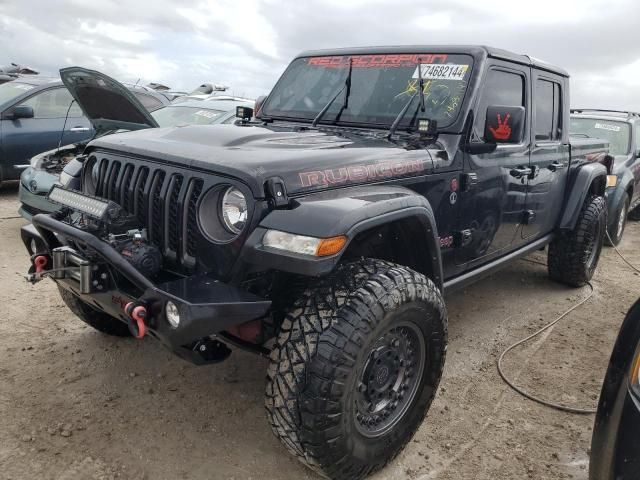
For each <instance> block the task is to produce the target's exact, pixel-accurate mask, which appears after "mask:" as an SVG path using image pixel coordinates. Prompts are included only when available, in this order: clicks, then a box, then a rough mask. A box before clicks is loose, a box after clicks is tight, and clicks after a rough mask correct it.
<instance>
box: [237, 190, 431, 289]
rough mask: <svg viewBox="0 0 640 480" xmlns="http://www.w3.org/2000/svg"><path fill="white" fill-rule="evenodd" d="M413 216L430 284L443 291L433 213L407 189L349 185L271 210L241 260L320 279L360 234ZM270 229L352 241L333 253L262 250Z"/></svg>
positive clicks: (255, 232) (338, 260) (262, 268)
mask: <svg viewBox="0 0 640 480" xmlns="http://www.w3.org/2000/svg"><path fill="white" fill-rule="evenodd" d="M409 217H414V218H416V220H417V221H418V222H420V224H421V227H422V229H421V232H423V233H424V238H425V239H426V243H427V244H426V245H424V248H427V249H428V251H429V253H430V255H429V256H428V258H429V261H430V265H429V269H430V271H431V272H433V277H434V278H432V280H433V281H434V282H435V283H436V285H437V286H438V287H440V288H441V287H442V282H443V279H442V278H443V277H442V257H441V252H440V242H439V238H438V230H437V227H436V221H435V215H434V213H433V209H432V208H431V205H430V204H429V202H428V200H427V199H426V198H425V197H423V196H422V195H419V194H417V193H415V192H413V191H412V190H409V189H407V188H404V187H397V186H382V185H373V186H366V187H348V188H342V189H337V190H331V191H326V192H320V193H316V194H310V195H308V196H305V197H301V198H297V199H293V200H292V208H291V209H286V210H284V209H283V210H273V211H272V212H270V213H269V214H268V215H267V216H266V217H265V218H263V219H262V221H261V222H260V224H259V225H258V227H257V228H256V229H255V230H254V231H253V232H252V233H251V235H250V236H249V238H248V239H247V241H246V243H245V245H244V247H243V252H242V258H243V259H244V261H245V262H246V263H248V264H249V265H250V266H252V267H253V268H254V269H257V270H267V269H275V270H280V271H285V272H290V273H296V274H300V275H306V276H322V275H326V274H328V273H330V272H331V271H333V269H334V268H335V266H336V265H337V264H338V263H339V262H340V259H341V257H342V255H343V254H344V252H345V251H346V250H347V249H348V248H349V244H350V243H351V241H352V240H353V239H354V238H355V237H356V235H358V234H359V233H360V232H364V231H366V230H369V229H371V228H374V227H377V226H380V225H384V224H386V223H389V222H393V221H395V220H400V219H404V218H409ZM270 229H273V230H280V231H283V232H287V233H292V234H297V235H305V236H310V237H316V238H329V237H335V236H338V235H346V236H347V238H348V241H347V244H346V245H345V247H344V248H343V249H342V250H341V251H340V252H339V253H337V254H335V255H331V256H327V257H311V256H309V255H300V254H295V253H290V252H286V251H284V250H275V249H272V248H265V247H263V245H262V238H263V237H264V234H265V233H266V231H267V230H270Z"/></svg>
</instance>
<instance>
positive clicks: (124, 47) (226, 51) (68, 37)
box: [0, 0, 640, 110]
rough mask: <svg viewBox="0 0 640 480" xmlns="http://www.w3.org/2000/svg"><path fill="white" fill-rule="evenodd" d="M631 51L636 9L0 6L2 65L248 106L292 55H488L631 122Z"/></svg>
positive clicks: (639, 55) (639, 69) (515, 4)
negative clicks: (509, 59)
mask: <svg viewBox="0 0 640 480" xmlns="http://www.w3.org/2000/svg"><path fill="white" fill-rule="evenodd" d="M521 4H522V5H525V4H526V6H520V5H521ZM54 5H55V7H54ZM639 40H640V2H638V1H637V0H610V1H608V2H602V1H592V0H576V1H574V0H537V1H535V2H519V1H518V0H483V1H482V2H479V1H476V0H385V1H378V0H297V1H289V0H280V1H275V0H215V1H213V0H211V1H191V0H181V1H180V2H177V1H170V0H152V1H151V0H136V1H124V0H97V1H87V0H67V1H65V2H52V1H50V0H22V1H20V0H0V65H4V64H7V63H9V62H12V61H13V62H17V63H21V64H24V65H28V66H31V67H34V68H36V69H40V70H41V71H42V72H43V73H51V74H55V73H57V70H58V69H59V68H60V67H63V66H70V65H80V66H85V67H89V68H94V69H98V70H101V71H103V72H105V73H107V74H109V75H112V76H114V77H115V78H117V79H119V80H123V81H136V80H137V79H139V78H140V79H141V81H143V82H149V81H156V82H161V83H165V84H167V85H170V86H171V87H173V88H175V89H181V90H191V89H193V88H194V87H196V86H197V85H199V84H201V83H203V82H215V83H224V84H227V85H229V86H231V87H232V88H233V90H234V93H235V94H245V95H250V96H257V95H260V94H263V93H267V92H268V91H269V90H270V88H271V87H272V86H273V84H274V82H275V81H276V80H277V78H278V76H279V75H280V73H281V72H282V70H283V69H284V68H285V67H286V65H287V63H288V62H289V61H290V59H291V57H292V56H293V55H295V54H296V53H298V52H300V51H301V50H306V49H316V48H326V47H344V46H361V45H399V44H447V43H455V44H487V45H491V46H495V47H501V48H505V49H508V50H512V51H515V52H518V53H526V54H529V55H531V56H534V57H538V58H541V59H544V60H546V61H549V62H551V63H555V64H558V65H560V66H562V67H564V68H565V69H566V70H568V71H569V73H570V74H571V77H572V105H573V106H589V107H609V108H624V109H635V110H640V88H638V86H639V84H640V41H639Z"/></svg>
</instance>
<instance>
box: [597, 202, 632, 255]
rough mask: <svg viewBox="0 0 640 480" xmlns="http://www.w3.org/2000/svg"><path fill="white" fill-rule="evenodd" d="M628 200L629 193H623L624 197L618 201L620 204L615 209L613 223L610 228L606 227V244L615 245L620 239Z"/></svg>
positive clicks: (625, 222)
mask: <svg viewBox="0 0 640 480" xmlns="http://www.w3.org/2000/svg"><path fill="white" fill-rule="evenodd" d="M630 202H631V201H630V199H629V195H626V194H625V196H624V198H623V199H622V200H621V201H620V205H619V206H618V208H617V209H616V215H615V220H614V223H613V225H611V228H607V234H608V236H606V237H605V239H604V241H605V243H606V244H607V245H609V246H616V245H618V244H619V243H620V242H621V241H622V235H623V234H624V228H625V226H626V224H627V214H628V213H629V203H630Z"/></svg>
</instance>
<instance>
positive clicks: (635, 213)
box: [628, 205, 640, 221]
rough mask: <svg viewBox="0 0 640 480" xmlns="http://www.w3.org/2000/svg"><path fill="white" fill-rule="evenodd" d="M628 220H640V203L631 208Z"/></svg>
mask: <svg viewBox="0 0 640 480" xmlns="http://www.w3.org/2000/svg"><path fill="white" fill-rule="evenodd" d="M628 218H629V220H633V221H638V220H640V205H638V206H637V207H635V208H634V209H633V210H631V211H630V212H629V215H628Z"/></svg>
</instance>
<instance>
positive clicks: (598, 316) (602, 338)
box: [0, 185, 640, 480]
mask: <svg viewBox="0 0 640 480" xmlns="http://www.w3.org/2000/svg"><path fill="white" fill-rule="evenodd" d="M16 197H17V193H16V187H15V185H13V186H9V187H7V186H5V187H4V188H3V189H2V190H0V217H1V218H2V219H1V220H0V245H2V248H1V251H0V282H1V283H0V305H1V306H2V309H3V313H4V314H3V315H2V317H1V318H0V420H1V422H2V427H1V428H0V479H3V480H4V479H32V478H42V479H50V478H51V479H65V480H66V479H103V478H104V479H108V478H127V479H128V478H132V479H232V478H233V479H251V478H252V479H296V480H299V479H317V478H319V477H317V476H316V475H315V474H313V473H310V472H309V471H307V470H306V469H305V468H304V467H303V466H302V465H299V464H298V463H297V461H295V460H293V459H292V458H291V457H290V456H289V455H288V454H287V452H286V451H285V449H284V448H283V447H281V446H280V444H279V443H278V442H277V440H275V438H274V437H273V436H272V434H271V431H270V430H269V427H268V425H267V422H266V420H265V415H264V412H263V406H262V401H263V400H262V395H263V388H264V377H265V370H266V365H267V363H266V361H265V360H263V359H260V358H258V357H254V356H252V355H250V354H245V353H243V352H240V351H235V352H234V353H233V354H232V355H231V357H230V358H229V359H228V360H227V361H226V362H225V363H222V364H218V365H213V366H206V367H194V366H192V365H190V364H188V363H185V362H184V361H182V360H180V359H178V358H176V357H174V356H173V355H171V354H169V353H167V352H166V351H165V350H163V349H162V347H161V346H160V345H159V344H158V343H156V342H154V341H152V340H149V341H143V342H138V341H136V340H133V339H126V340H122V339H120V340H118V339H114V338H109V337H106V336H103V335H100V334H99V333H97V332H95V331H93V330H92V329H90V328H88V327H85V326H84V324H82V323H81V322H80V321H79V320H77V319H76V318H75V317H74V316H73V315H72V314H71V313H70V312H69V311H68V310H67V309H66V307H65V306H64V305H63V304H62V301H61V300H60V298H59V296H58V293H57V289H56V288H55V286H54V284H53V282H51V281H45V282H42V283H40V284H38V285H37V286H30V285H28V284H27V283H26V282H25V281H24V280H23V279H22V277H21V274H22V273H24V271H26V268H27V261H28V258H27V254H26V252H25V250H24V248H23V247H22V245H21V242H20V240H19V228H20V226H21V225H23V224H24V223H25V222H24V221H23V220H22V219H19V218H15V215H16V210H17V208H18V202H17V198H16ZM9 217H14V218H9ZM638 238H640V223H635V224H633V223H632V224H630V225H629V227H628V230H627V232H626V234H625V240H624V241H623V243H622V245H621V250H622V251H623V253H624V254H625V255H627V257H628V258H629V260H631V261H632V262H634V263H635V264H636V265H640V248H639V244H638V240H637V239H638ZM603 253H604V254H603V258H602V259H601V262H600V267H599V269H598V272H597V273H596V276H595V279H594V282H593V285H594V287H595V296H594V298H592V299H591V300H590V301H589V302H588V303H587V304H586V305H585V306H584V307H582V308H580V309H579V310H577V311H576V312H574V313H573V314H571V315H570V317H568V318H566V319H565V320H563V321H562V322H561V323H560V324H559V325H557V326H556V327H555V328H554V329H553V330H552V331H551V332H550V333H549V334H548V335H546V336H543V337H542V338H541V339H540V340H538V341H534V342H532V343H530V344H529V345H527V346H526V347H523V348H521V349H518V350H517V351H516V352H514V353H513V354H512V355H511V356H510V357H509V358H508V359H507V361H506V368H507V370H508V371H509V372H510V374H511V375H512V376H514V377H516V378H518V382H519V384H521V385H523V386H525V387H527V388H529V389H531V390H533V391H535V392H536V393H538V394H539V395H541V396H543V397H545V398H548V399H551V400H557V401H562V402H564V403H570V404H573V405H577V406H584V407H590V406H593V405H595V404H596V402H597V397H598V394H599V391H600V385H601V382H602V378H603V376H604V373H605V369H606V365H607V362H608V358H609V355H610V351H611V348H612V345H613V341H614V339H615V336H616V334H617V330H618V327H619V325H620V323H621V322H622V319H623V317H624V315H625V313H626V311H627V309H628V308H629V307H630V306H631V304H632V303H633V302H634V301H635V300H636V299H637V298H638V297H639V296H640V281H639V280H640V278H639V277H638V276H637V275H636V274H634V273H633V272H632V271H631V270H630V269H629V268H628V267H627V266H625V265H624V264H623V263H622V261H621V260H620V259H619V258H618V257H617V256H616V254H615V252H614V251H613V249H610V248H606V249H605V250H604V252H603ZM530 259H534V260H537V261H545V260H546V256H545V255H544V254H543V253H542V252H540V253H537V254H535V255H533V256H532V257H530ZM587 293H588V290H587V289H584V290H573V289H569V288H566V287H563V286H561V285H557V284H555V283H552V282H551V281H549V280H548V278H547V275H546V268H545V267H544V266H542V265H539V264H536V263H531V262H528V261H526V260H523V261H518V262H516V263H515V264H513V265H511V266H510V267H508V268H507V269H505V270H503V271H501V272H500V273H498V274H496V275H494V276H492V277H490V278H488V279H486V280H484V281H482V282H480V283H478V284H476V285H474V286H472V287H470V288H468V289H466V290H464V291H461V292H457V293H455V294H452V295H449V296H448V297H447V303H448V308H449V322H450V325H449V331H450V344H449V352H448V358H447V363H446V366H445V372H444V377H443V381H442V383H441V389H440V391H439V393H438V395H437V397H436V400H435V402H434V404H433V406H432V408H431V410H430V412H429V415H428V417H427V420H426V421H425V423H424V424H423V425H422V427H421V428H420V430H419V431H418V433H417V435H416V436H415V438H414V440H413V441H412V442H411V443H410V444H409V446H408V448H407V449H406V450H405V451H404V452H403V453H402V454H401V455H400V457H399V458H398V459H397V460H396V461H395V462H393V463H392V464H391V465H390V466H389V467H388V468H386V469H385V470H384V471H383V472H380V473H379V474H378V475H376V476H375V477H374V478H375V479H376V480H382V479H397V478H410V479H424V480H426V479H450V480H454V479H455V480H462V479H495V478H500V479H521V478H535V479H559V478H575V479H586V478H587V466H588V457H589V444H590V441H591V431H592V423H593V416H578V415H570V414H565V413H561V412H556V411H554V410H550V409H548V408H545V407H542V406H538V405H536V404H534V403H531V402H529V401H527V400H525V399H523V398H521V397H519V396H518V395H517V394H516V393H514V392H512V391H511V390H510V389H509V388H508V387H507V386H506V385H504V384H503V383H502V381H501V380H500V378H499V377H498V374H497V372H496V368H495V362H496V358H497V356H498V355H499V353H500V352H501V351H502V350H503V349H504V348H505V347H506V346H508V345H510V344H511V343H513V342H514V341H516V340H517V339H519V338H521V337H524V336H526V335H527V334H529V333H530V332H532V331H534V330H535V329H537V328H538V327H539V326H541V325H542V324H544V323H546V322H547V321H549V320H551V319H553V318H555V316H557V315H558V314H560V313H561V312H563V311H564V310H566V309H567V308H568V307H570V306H571V305H572V304H573V303H575V302H576V301H577V300H579V299H580V298H583V297H584V296H585V295H587Z"/></svg>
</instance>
